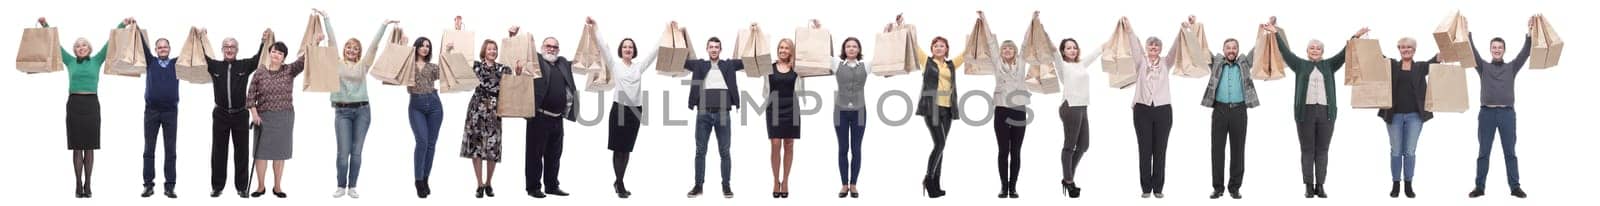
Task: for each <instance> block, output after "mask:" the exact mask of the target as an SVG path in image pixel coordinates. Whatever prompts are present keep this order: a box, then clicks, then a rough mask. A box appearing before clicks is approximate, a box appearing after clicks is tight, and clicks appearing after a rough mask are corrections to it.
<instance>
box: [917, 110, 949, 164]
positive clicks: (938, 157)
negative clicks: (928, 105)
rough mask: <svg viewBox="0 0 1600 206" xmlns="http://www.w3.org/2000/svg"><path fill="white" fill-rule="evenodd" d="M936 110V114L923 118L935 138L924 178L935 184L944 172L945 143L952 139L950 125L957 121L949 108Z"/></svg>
mask: <svg viewBox="0 0 1600 206" xmlns="http://www.w3.org/2000/svg"><path fill="white" fill-rule="evenodd" d="M936 110H937V111H934V112H933V113H934V114H930V115H927V116H922V122H923V124H924V125H926V126H927V127H928V135H929V136H931V137H933V150H932V151H929V152H928V171H927V172H926V173H925V174H924V176H926V177H927V178H929V179H930V180H933V181H934V182H938V180H939V176H940V175H941V173H943V172H944V143H945V140H947V139H948V138H949V137H950V126H951V125H950V124H951V123H953V122H952V121H953V120H955V116H953V115H955V113H954V112H953V111H951V109H950V108H949V107H938V108H937V109H936Z"/></svg>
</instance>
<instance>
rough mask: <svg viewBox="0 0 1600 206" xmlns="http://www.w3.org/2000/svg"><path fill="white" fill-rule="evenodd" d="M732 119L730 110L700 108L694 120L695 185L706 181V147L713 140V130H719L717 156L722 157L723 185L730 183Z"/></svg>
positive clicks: (731, 168)
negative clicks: (729, 114) (729, 113)
mask: <svg viewBox="0 0 1600 206" xmlns="http://www.w3.org/2000/svg"><path fill="white" fill-rule="evenodd" d="M731 123H732V119H730V118H729V117H728V111H705V110H699V111H697V114H695V121H694V185H700V184H702V183H705V182H706V147H707V146H708V144H710V141H711V132H713V131H715V132H717V156H720V157H722V167H721V169H722V185H728V184H729V181H728V180H729V177H731V176H730V175H729V174H730V172H732V170H733V160H732V159H729V158H733V155H731V152H729V151H728V150H729V149H732V148H731V147H729V146H730V145H732V144H733V143H731V142H729V141H732V140H733V139H732V138H730V136H732V135H733V133H732V132H733V131H731V129H730V128H729V126H730V125H729V124H731Z"/></svg>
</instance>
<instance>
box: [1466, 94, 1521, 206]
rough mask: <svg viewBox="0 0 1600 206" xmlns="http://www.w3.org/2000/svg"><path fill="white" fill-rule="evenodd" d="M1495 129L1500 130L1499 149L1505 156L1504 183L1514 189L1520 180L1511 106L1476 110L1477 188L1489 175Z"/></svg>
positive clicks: (1480, 186) (1513, 115)
mask: <svg viewBox="0 0 1600 206" xmlns="http://www.w3.org/2000/svg"><path fill="white" fill-rule="evenodd" d="M1495 129H1499V130H1500V151H1502V152H1505V156H1506V157H1505V159H1506V183H1508V184H1510V185H1511V189H1512V190H1516V189H1517V188H1521V187H1522V182H1521V181H1520V179H1521V178H1520V177H1521V175H1519V174H1518V172H1517V110H1516V109H1513V108H1511V107H1500V108H1491V107H1483V109H1481V110H1478V178H1477V182H1476V183H1477V188H1483V185H1484V183H1485V181H1487V180H1486V179H1487V178H1488V177H1487V176H1489V151H1490V150H1493V149H1494V132H1495Z"/></svg>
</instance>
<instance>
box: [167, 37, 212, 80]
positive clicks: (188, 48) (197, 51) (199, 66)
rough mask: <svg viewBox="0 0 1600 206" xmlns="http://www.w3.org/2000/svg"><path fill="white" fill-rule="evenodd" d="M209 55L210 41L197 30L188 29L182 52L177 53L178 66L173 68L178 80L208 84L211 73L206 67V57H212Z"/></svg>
mask: <svg viewBox="0 0 1600 206" xmlns="http://www.w3.org/2000/svg"><path fill="white" fill-rule="evenodd" d="M209 54H211V39H210V38H207V37H206V34H204V33H200V30H198V29H190V30H189V38H188V39H187V40H184V43H183V50H182V51H179V52H178V65H177V66H176V67H175V69H176V72H177V74H178V79H180V80H183V81H187V82H189V83H195V84H205V83H210V82H211V73H210V71H209V70H208V69H209V68H207V67H206V64H207V63H206V56H214V55H209Z"/></svg>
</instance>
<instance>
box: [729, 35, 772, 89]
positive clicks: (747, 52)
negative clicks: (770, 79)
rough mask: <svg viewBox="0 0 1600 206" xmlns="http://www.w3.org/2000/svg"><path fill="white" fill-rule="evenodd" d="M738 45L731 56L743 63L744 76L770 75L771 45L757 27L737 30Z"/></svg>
mask: <svg viewBox="0 0 1600 206" xmlns="http://www.w3.org/2000/svg"><path fill="white" fill-rule="evenodd" d="M736 38H737V39H738V40H736V41H738V43H737V44H735V45H734V50H735V51H734V52H733V55H734V56H737V57H739V61H740V62H744V75H745V76H748V77H763V76H766V75H767V74H771V73H772V69H773V68H772V49H773V48H772V45H771V44H769V43H768V42H770V41H768V40H771V39H769V38H770V37H769V36H768V35H767V34H766V32H762V31H761V28H759V27H752V28H745V29H739V36H738V37H736Z"/></svg>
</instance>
